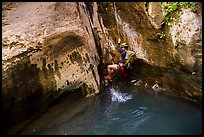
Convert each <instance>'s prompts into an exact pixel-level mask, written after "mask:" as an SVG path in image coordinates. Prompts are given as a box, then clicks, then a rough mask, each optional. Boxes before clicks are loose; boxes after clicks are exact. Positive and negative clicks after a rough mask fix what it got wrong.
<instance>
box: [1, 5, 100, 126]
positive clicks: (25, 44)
mask: <svg viewBox="0 0 204 137" xmlns="http://www.w3.org/2000/svg"><path fill="white" fill-rule="evenodd" d="M83 6H84V3H74V2H71V3H67V2H62V3H61V2H56V3H55V2H34V3H32V2H22V3H21V2H17V3H14V2H11V3H3V30H2V31H3V36H2V38H3V41H2V43H3V47H2V74H3V78H2V80H3V84H2V88H3V92H2V98H3V99H2V104H3V112H4V113H3V117H4V120H5V121H4V122H5V124H11V123H15V122H18V121H21V120H23V119H24V118H26V117H28V116H32V115H33V114H34V113H38V112H41V111H43V110H44V109H45V108H46V107H47V106H48V105H49V102H51V101H52V100H54V99H56V98H58V96H60V95H61V94H63V93H64V92H71V91H74V90H75V89H77V88H80V89H83V91H82V93H81V94H83V96H91V95H93V94H96V93H98V92H99V85H100V83H99V75H98V70H97V66H98V63H99V62H98V61H97V58H99V57H98V52H97V49H96V46H95V41H94V38H93V34H92V31H91V30H92V28H91V26H90V22H89V20H88V16H87V15H86V13H85V10H84V9H83Z"/></svg>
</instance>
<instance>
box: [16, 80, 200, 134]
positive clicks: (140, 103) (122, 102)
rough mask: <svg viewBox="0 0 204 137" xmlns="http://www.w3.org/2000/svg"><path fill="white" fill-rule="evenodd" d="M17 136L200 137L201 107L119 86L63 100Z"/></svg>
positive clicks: (142, 90)
mask: <svg viewBox="0 0 204 137" xmlns="http://www.w3.org/2000/svg"><path fill="white" fill-rule="evenodd" d="M18 134H24V135H25V134H33V135H56V134H57V135H199V134H202V108H201V107H199V106H197V105H195V104H193V103H191V102H188V101H186V100H181V99H178V98H175V97H169V96H165V95H163V94H155V92H154V91H153V90H152V89H151V88H144V87H142V88H140V87H137V86H135V85H133V84H131V83H119V84H117V85H115V86H113V87H109V88H107V89H106V90H105V91H104V92H103V93H101V94H99V95H97V96H94V97H90V98H80V99H79V100H78V101H77V100H75V99H73V100H72V101H71V100H70V99H65V100H63V101H62V102H61V103H59V104H56V105H55V106H52V107H51V108H50V109H48V111H46V112H45V113H44V114H42V115H41V116H40V117H38V118H37V119H36V120H35V121H33V122H31V123H30V124H29V125H27V126H26V127H24V129H22V130H21V131H20V132H19V133H18Z"/></svg>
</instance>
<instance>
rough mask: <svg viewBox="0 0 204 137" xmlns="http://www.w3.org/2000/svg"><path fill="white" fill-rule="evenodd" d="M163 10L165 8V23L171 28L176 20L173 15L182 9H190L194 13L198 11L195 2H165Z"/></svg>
mask: <svg viewBox="0 0 204 137" xmlns="http://www.w3.org/2000/svg"><path fill="white" fill-rule="evenodd" d="M162 8H164V10H165V12H164V21H163V23H164V24H166V25H168V26H171V25H172V24H173V21H175V18H173V17H172V15H173V13H175V12H176V11H179V10H180V9H181V8H186V9H190V10H191V11H192V12H195V11H196V3H195V2H163V3H162Z"/></svg>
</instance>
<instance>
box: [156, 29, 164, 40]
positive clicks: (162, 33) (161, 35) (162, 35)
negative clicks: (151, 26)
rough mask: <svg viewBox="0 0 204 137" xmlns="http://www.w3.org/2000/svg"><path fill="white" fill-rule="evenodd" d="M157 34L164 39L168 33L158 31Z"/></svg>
mask: <svg viewBox="0 0 204 137" xmlns="http://www.w3.org/2000/svg"><path fill="white" fill-rule="evenodd" d="M157 35H159V38H160V39H162V38H164V37H165V36H166V35H165V34H164V31H162V32H159V33H157Z"/></svg>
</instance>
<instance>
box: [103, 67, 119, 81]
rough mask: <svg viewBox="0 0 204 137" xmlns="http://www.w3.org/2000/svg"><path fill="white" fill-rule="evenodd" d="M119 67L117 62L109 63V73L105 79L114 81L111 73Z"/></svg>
mask: <svg viewBox="0 0 204 137" xmlns="http://www.w3.org/2000/svg"><path fill="white" fill-rule="evenodd" d="M117 69H118V65H117V64H113V65H108V66H107V71H108V75H107V76H105V79H106V80H108V81H112V78H111V75H112V74H113V73H114V70H117Z"/></svg>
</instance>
